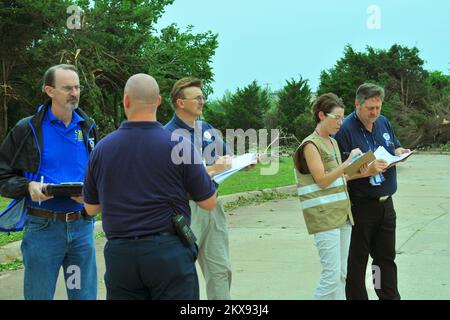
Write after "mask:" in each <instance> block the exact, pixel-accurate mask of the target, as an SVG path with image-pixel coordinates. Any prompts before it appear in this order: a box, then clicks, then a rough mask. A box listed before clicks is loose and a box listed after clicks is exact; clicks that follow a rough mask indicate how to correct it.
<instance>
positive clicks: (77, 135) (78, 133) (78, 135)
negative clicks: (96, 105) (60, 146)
mask: <svg viewBox="0 0 450 320" xmlns="http://www.w3.org/2000/svg"><path fill="white" fill-rule="evenodd" d="M75 140H76V141H83V131H81V130H75Z"/></svg>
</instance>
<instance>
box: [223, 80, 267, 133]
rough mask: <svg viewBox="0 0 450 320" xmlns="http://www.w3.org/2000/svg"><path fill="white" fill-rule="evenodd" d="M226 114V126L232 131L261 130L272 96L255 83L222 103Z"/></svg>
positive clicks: (238, 90) (239, 90)
mask: <svg viewBox="0 0 450 320" xmlns="http://www.w3.org/2000/svg"><path fill="white" fill-rule="evenodd" d="M222 102H223V103H224V104H223V108H224V110H225V114H226V125H227V128H230V129H243V130H244V131H245V130H247V129H251V128H252V129H261V128H263V127H264V114H265V113H266V112H267V110H269V108H270V94H269V92H268V90H265V89H262V88H261V86H259V85H258V83H257V82H256V81H253V82H252V83H251V84H249V85H248V86H246V87H244V88H243V89H240V88H238V89H237V91H236V93H235V94H233V95H231V97H230V98H229V99H227V100H225V101H222Z"/></svg>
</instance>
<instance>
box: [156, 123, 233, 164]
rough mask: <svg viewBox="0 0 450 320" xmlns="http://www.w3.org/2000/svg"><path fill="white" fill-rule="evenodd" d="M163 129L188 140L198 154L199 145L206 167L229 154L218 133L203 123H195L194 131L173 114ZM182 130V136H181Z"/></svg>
mask: <svg viewBox="0 0 450 320" xmlns="http://www.w3.org/2000/svg"><path fill="white" fill-rule="evenodd" d="M164 128H166V129H167V130H170V131H171V132H176V133H179V134H180V135H183V136H184V137H186V138H190V140H191V142H192V143H193V144H194V146H195V148H196V149H197V150H198V152H200V145H201V155H202V159H204V160H205V164H206V165H207V166H210V165H213V164H214V162H216V160H217V158H218V157H220V156H224V155H227V154H230V151H229V149H228V146H227V144H226V143H225V142H223V140H222V137H221V134H220V132H219V131H218V130H216V129H215V128H214V127H213V126H212V125H210V124H209V123H207V122H205V121H201V120H197V121H195V129H194V128H191V127H190V126H188V125H187V124H186V123H184V122H183V120H181V119H180V118H179V117H178V116H177V115H176V114H174V115H173V117H172V119H171V120H170V121H169V122H168V123H166V125H165V126H164ZM180 129H182V130H180ZM183 130H184V134H182V133H183Z"/></svg>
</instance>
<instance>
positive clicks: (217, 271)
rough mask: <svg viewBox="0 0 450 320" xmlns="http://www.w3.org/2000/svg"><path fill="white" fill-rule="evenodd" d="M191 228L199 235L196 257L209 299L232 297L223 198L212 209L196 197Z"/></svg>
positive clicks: (193, 204) (191, 205)
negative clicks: (208, 208)
mask: <svg viewBox="0 0 450 320" xmlns="http://www.w3.org/2000/svg"><path fill="white" fill-rule="evenodd" d="M189 205H190V207H191V212H192V215H191V228H192V231H193V232H194V234H195V236H196V237H197V245H198V251H199V252H198V258H197V261H198V263H199V265H200V268H201V270H202V273H203V276H204V278H205V282H206V295H207V298H208V300H230V299H231V296H230V287H231V266H230V254H229V245H228V223H227V219H226V216H225V213H224V211H223V206H222V203H221V201H220V198H219V199H217V205H216V207H215V208H214V209H213V210H212V211H207V210H203V209H202V208H200V207H199V206H198V205H197V204H196V203H195V202H194V201H189Z"/></svg>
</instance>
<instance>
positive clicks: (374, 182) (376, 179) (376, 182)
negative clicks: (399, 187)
mask: <svg viewBox="0 0 450 320" xmlns="http://www.w3.org/2000/svg"><path fill="white" fill-rule="evenodd" d="M361 132H362V134H363V135H364V139H366V143H367V145H368V146H369V149H370V150H372V151H375V150H373V149H375V141H374V148H373V149H372V147H371V145H370V143H369V140H368V139H367V137H366V134H365V133H364V130H363V129H362V128H361ZM384 180H386V179H385V178H384V176H383V174H382V173H378V174H377V175H375V176H373V177H370V179H369V183H370V185H371V186H374V187H377V186H381V184H382V183H383V181H384Z"/></svg>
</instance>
